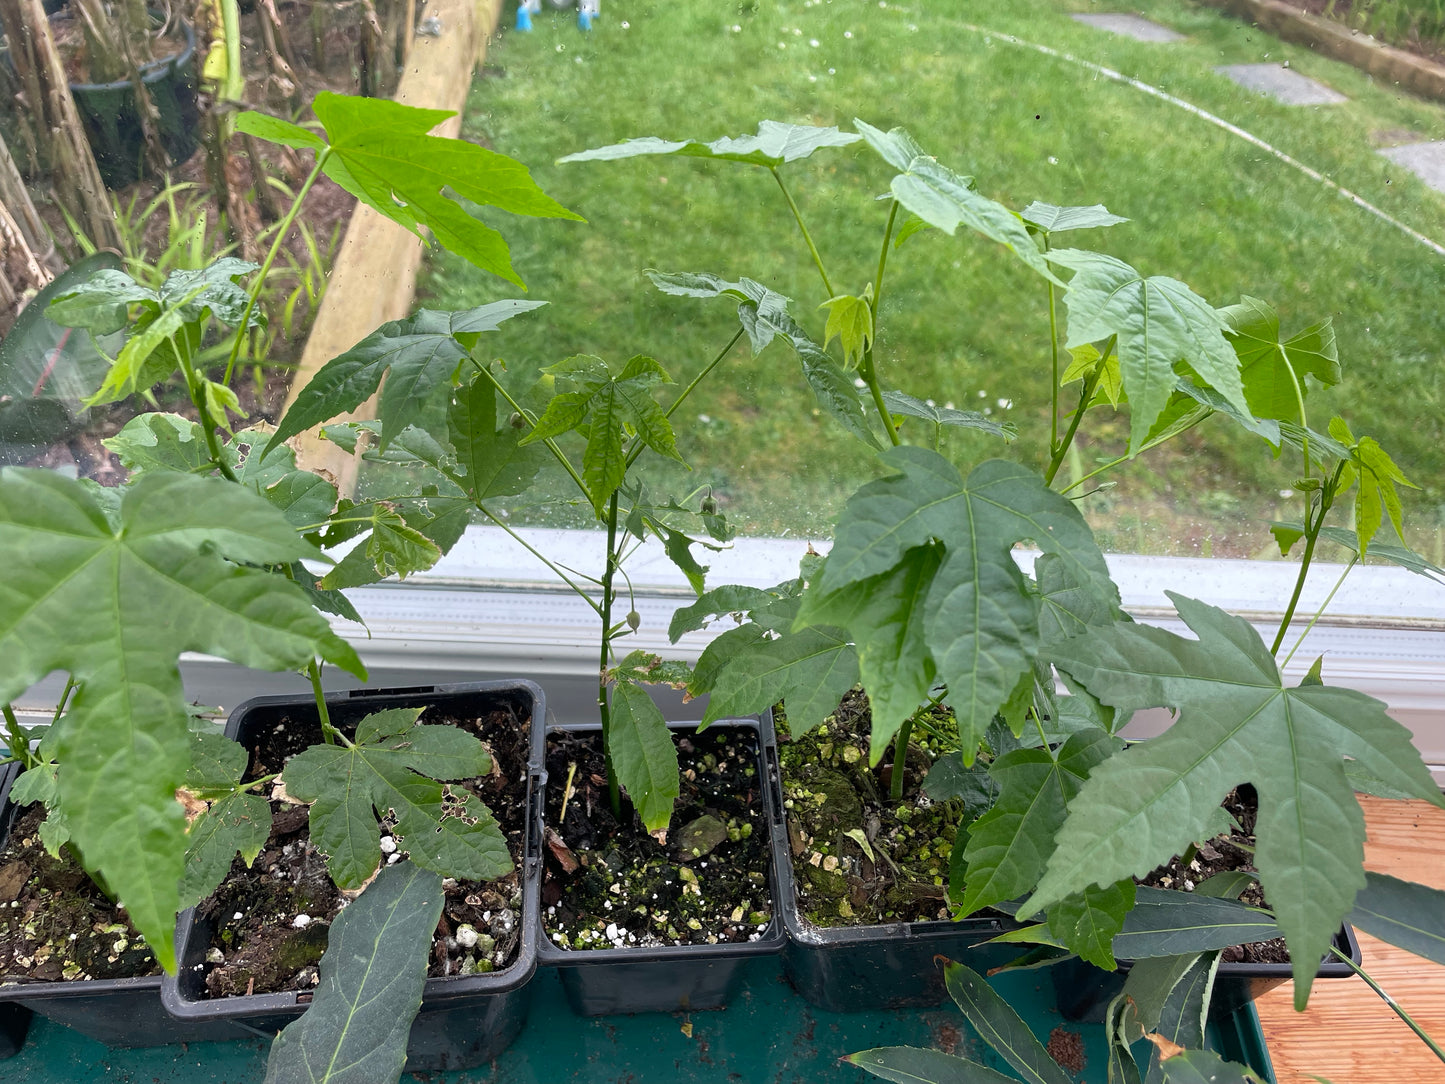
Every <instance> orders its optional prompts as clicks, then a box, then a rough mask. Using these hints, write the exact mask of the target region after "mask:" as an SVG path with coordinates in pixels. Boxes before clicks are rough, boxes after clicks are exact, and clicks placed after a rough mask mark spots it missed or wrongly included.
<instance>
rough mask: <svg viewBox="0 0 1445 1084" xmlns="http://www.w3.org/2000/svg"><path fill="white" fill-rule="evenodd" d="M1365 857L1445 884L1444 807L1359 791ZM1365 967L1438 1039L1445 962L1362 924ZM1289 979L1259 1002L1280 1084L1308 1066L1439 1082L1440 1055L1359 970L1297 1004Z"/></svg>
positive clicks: (1334, 1076) (1335, 1081)
mask: <svg viewBox="0 0 1445 1084" xmlns="http://www.w3.org/2000/svg"><path fill="white" fill-rule="evenodd" d="M1360 804H1361V805H1362V806H1363V807H1364V810H1365V823H1366V825H1367V827H1368V832H1369V834H1368V836H1367V838H1366V841H1365V866H1366V867H1367V868H1368V869H1372V870H1375V871H1377V872H1380V873H1389V874H1392V875H1393V876H1396V877H1401V878H1404V879H1407V880H1411V881H1419V882H1420V883H1422V884H1428V885H1432V886H1434V887H1436V888H1445V811H1442V810H1439V809H1436V808H1435V807H1433V806H1430V805H1427V804H1426V803H1424V802H1390V801H1385V800H1383V799H1379V798H1369V797H1361V799H1360ZM1359 938H1360V951H1361V953H1362V955H1363V957H1364V967H1365V970H1366V971H1368V972H1369V973H1370V975H1371V976H1372V977H1373V978H1374V979H1375V981H1376V982H1378V983H1379V984H1380V985H1381V986H1382V987H1384V988H1385V990H1386V991H1388V992H1389V993H1390V995H1391V996H1392V997H1394V998H1395V1000H1396V1001H1397V1002H1398V1003H1399V1004H1400V1005H1401V1006H1402V1007H1403V1008H1404V1009H1405V1010H1406V1011H1407V1012H1408V1013H1409V1014H1410V1015H1411V1016H1413V1017H1414V1018H1415V1020H1416V1021H1418V1022H1419V1023H1420V1025H1421V1026H1422V1027H1424V1029H1425V1030H1426V1031H1427V1032H1429V1033H1430V1035H1432V1036H1433V1037H1434V1038H1435V1040H1436V1041H1437V1042H1442V1041H1445V967H1441V966H1439V965H1436V964H1431V963H1427V962H1426V961H1424V960H1421V959H1420V958H1419V957H1418V956H1413V955H1411V954H1410V953H1408V952H1405V951H1403V950H1402V949H1397V948H1395V947H1393V946H1392V945H1387V944H1385V943H1383V942H1381V941H1377V940H1375V939H1374V938H1372V937H1370V936H1369V935H1367V934H1363V933H1361V934H1360V935H1359ZM1293 997H1294V991H1293V987H1292V985H1291V984H1289V983H1286V984H1285V985H1283V986H1280V987H1278V988H1277V989H1275V990H1272V991H1270V993H1268V994H1266V995H1265V996H1264V997H1262V998H1260V1000H1259V1001H1258V1002H1257V1003H1256V1004H1257V1007H1258V1009H1259V1019H1260V1023H1261V1025H1262V1026H1263V1028H1264V1035H1265V1040H1266V1042H1268V1044H1269V1051H1270V1056H1271V1057H1272V1058H1273V1059H1274V1069H1275V1076H1276V1078H1277V1079H1278V1081H1279V1084H1302V1082H1304V1081H1307V1080H1309V1079H1310V1077H1311V1074H1314V1075H1317V1076H1321V1077H1324V1078H1325V1079H1326V1080H1329V1081H1331V1082H1332V1084H1387V1082H1388V1084H1441V1082H1442V1081H1445V1065H1442V1064H1441V1063H1440V1061H1439V1060H1438V1059H1437V1058H1436V1057H1435V1056H1434V1055H1433V1054H1431V1053H1430V1051H1429V1050H1428V1049H1426V1048H1425V1046H1424V1044H1422V1043H1421V1042H1420V1040H1419V1039H1418V1038H1416V1036H1415V1034H1414V1033H1413V1032H1412V1031H1411V1030H1410V1029H1409V1028H1408V1027H1406V1026H1405V1024H1404V1022H1403V1021H1401V1020H1400V1018H1399V1017H1397V1016H1396V1015H1395V1014H1394V1013H1393V1012H1391V1011H1390V1009H1389V1007H1388V1006H1386V1005H1385V1003H1384V1002H1383V1001H1381V1000H1380V998H1379V997H1378V996H1377V995H1376V994H1375V993H1374V992H1373V991H1372V990H1371V989H1370V988H1369V987H1368V986H1366V985H1365V983H1364V982H1363V981H1362V980H1360V979H1358V978H1350V979H1338V980H1331V981H1321V982H1317V983H1316V984H1315V987H1314V992H1313V993H1312V994H1311V996H1310V1004H1309V1008H1308V1009H1307V1010H1306V1011H1305V1012H1303V1013H1296V1012H1295V1011H1294V1006H1293Z"/></svg>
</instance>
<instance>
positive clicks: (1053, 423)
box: [1044, 234, 1078, 493]
mask: <svg viewBox="0 0 1445 1084" xmlns="http://www.w3.org/2000/svg"><path fill="white" fill-rule="evenodd" d="M1048 250H1049V235H1048V234H1044V251H1045V252H1047V251H1048ZM1048 287H1049V352H1050V353H1051V354H1052V356H1053V370H1054V382H1053V384H1052V385H1051V386H1050V388H1049V454H1050V455H1052V454H1053V452H1054V449H1055V448H1057V447H1058V446H1059V316H1058V309H1057V306H1056V304H1055V297H1054V284H1053V283H1052V282H1050V283H1048ZM1077 484H1078V483H1075V485H1077ZM1064 492H1065V493H1067V492H1068V490H1067V489H1066V490H1064Z"/></svg>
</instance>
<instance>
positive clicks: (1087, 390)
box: [1044, 335, 1118, 486]
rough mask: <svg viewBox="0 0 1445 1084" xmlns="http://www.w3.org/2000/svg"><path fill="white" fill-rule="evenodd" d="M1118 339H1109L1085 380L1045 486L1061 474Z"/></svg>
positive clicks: (1051, 463)
mask: <svg viewBox="0 0 1445 1084" xmlns="http://www.w3.org/2000/svg"><path fill="white" fill-rule="evenodd" d="M1117 338H1118V336H1116V335H1111V336H1110V337H1109V341H1108V342H1107V343H1106V344H1105V345H1104V352H1103V358H1102V359H1101V360H1100V362H1099V364H1098V365H1097V366H1096V367H1095V369H1094V371H1093V372H1092V373H1090V374H1089V375H1088V376H1087V377H1085V378H1084V390H1083V392H1082V393H1080V395H1079V408H1078V409H1077V410H1075V411H1074V416H1073V417H1072V418H1071V419H1070V420H1069V428H1068V431H1067V432H1066V433H1065V434H1064V439H1063V442H1062V443H1061V444H1059V445H1058V446H1057V447H1056V448H1054V449H1053V458H1052V459H1050V460H1049V469H1048V471H1047V472H1045V474H1044V485H1046V486H1051V485H1053V484H1054V475H1056V474H1058V473H1059V467H1060V466H1061V465H1062V464H1063V462H1064V456H1066V455H1067V454H1068V452H1069V446H1070V445H1072V444H1073V443H1074V434H1075V433H1077V432H1078V431H1079V423H1080V422H1082V421H1083V420H1084V412H1085V411H1087V410H1088V409H1089V404H1090V403H1091V402H1092V401H1093V399H1094V389H1095V388H1097V387H1098V386H1099V378H1100V377H1101V376H1102V375H1103V372H1104V359H1107V358H1108V357H1109V354H1110V352H1111V351H1112V350H1113V349H1114V342H1115V340H1116V339H1117Z"/></svg>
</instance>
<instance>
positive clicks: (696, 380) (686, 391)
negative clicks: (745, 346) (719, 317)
mask: <svg viewBox="0 0 1445 1084" xmlns="http://www.w3.org/2000/svg"><path fill="white" fill-rule="evenodd" d="M742 337H743V329H742V328H741V327H740V328H738V330H737V333H736V334H734V335H733V337H732V338H731V339H729V340H728V344H727V345H726V346H724V347H723V348H722V349H721V350H719V351H718V354H717V357H715V358H713V359H712V361H710V362H708V363H707V365H706V366H705V367H704V368H703V370H702V372H700V373H698V374H697V376H695V377H693V378H692V380H691V381H690V382H689V383H688V385H687V387H685V388H683V389H682V394H681V395H679V396H678V397H677V398H676V399H674V400H673V402H672V406H670V407H668V408H667V409H666V410H665V411H663V412H662V416H663V417H664V418H671V417H672V415H673V412H674V411H675V410H677V408H678V407H680V406H682V404H683V400H685V399H686V398H687V397H688V396H689V395H691V394H692V391H693V389H694V388H696V387H697V386H698V385H699V384H701V383H702V380H703V377H705V376H707V374H708V373H710V372H712V371H713V370H714V369H716V368H717V367H718V365H719V364H721V362H722V360H723V358H725V357H727V356H728V354H729V353H731V352H732V348H733V347H734V346H736V345H737V343H738V340H739V339H741V338H742ZM629 465H630V464H629Z"/></svg>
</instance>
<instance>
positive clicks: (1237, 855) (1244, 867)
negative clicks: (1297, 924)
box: [1139, 784, 1289, 964]
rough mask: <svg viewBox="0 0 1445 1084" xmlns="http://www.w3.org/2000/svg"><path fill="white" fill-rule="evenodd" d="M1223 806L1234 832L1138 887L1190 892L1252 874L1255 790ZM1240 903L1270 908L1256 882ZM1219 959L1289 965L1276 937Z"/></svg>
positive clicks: (1238, 793) (1241, 790)
mask: <svg viewBox="0 0 1445 1084" xmlns="http://www.w3.org/2000/svg"><path fill="white" fill-rule="evenodd" d="M1223 805H1224V808H1225V810H1226V811H1227V812H1228V813H1229V815H1230V816H1231V817H1233V818H1234V820H1235V823H1236V824H1237V825H1238V826H1239V827H1238V830H1237V831H1231V832H1227V833H1225V834H1224V835H1219V836H1215V837H1214V838H1213V839H1211V840H1207V841H1205V842H1204V843H1201V844H1199V846H1198V847H1196V848H1194V854H1192V855H1187V856H1178V857H1176V858H1174V859H1173V860H1172V861H1171V862H1169V863H1168V864H1167V865H1163V866H1160V867H1159V868H1158V869H1156V870H1155V871H1154V872H1152V873H1151V874H1149V876H1147V877H1145V878H1143V879H1142V880H1141V881H1140V882H1139V883H1140V884H1143V885H1148V886H1150V887H1151V888H1173V889H1179V890H1182V891H1184V892H1192V891H1193V890H1194V889H1195V888H1196V887H1198V885H1199V884H1200V883H1201V882H1203V881H1205V880H1208V879H1209V878H1210V877H1213V876H1214V875H1216V874H1219V873H1235V872H1238V873H1248V874H1251V875H1252V874H1254V873H1255V872H1256V871H1255V868H1254V847H1255V837H1254V824H1255V820H1256V819H1257V817H1258V816H1259V797H1258V795H1256V794H1255V791H1254V788H1253V787H1251V786H1249V785H1247V784H1246V785H1245V786H1242V787H1238V788H1237V789H1235V790H1232V791H1230V792H1229V794H1228V796H1227V797H1226V798H1225V799H1224V802H1223ZM1186 857H1187V858H1188V860H1187V861H1186V860H1185V859H1186ZM1240 901H1241V902H1243V903H1247V904H1249V905H1250V906H1251V907H1266V908H1267V907H1268V906H1269V903H1268V902H1267V901H1266V900H1265V898H1264V892H1263V890H1262V889H1261V888H1260V887H1259V882H1258V881H1257V880H1256V881H1254V882H1252V883H1251V884H1250V885H1249V887H1247V888H1246V889H1245V890H1244V892H1243V894H1242V895H1241V896H1240ZM1222 959H1223V960H1224V961H1225V962H1226V963H1251V964H1285V963H1289V950H1288V949H1287V948H1285V943H1284V938H1282V937H1276V938H1274V939H1273V940H1270V941H1260V942H1258V943H1256V944H1251V945H1235V946H1233V947H1232V948H1227V949H1225V950H1224V952H1223V953H1222Z"/></svg>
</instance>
